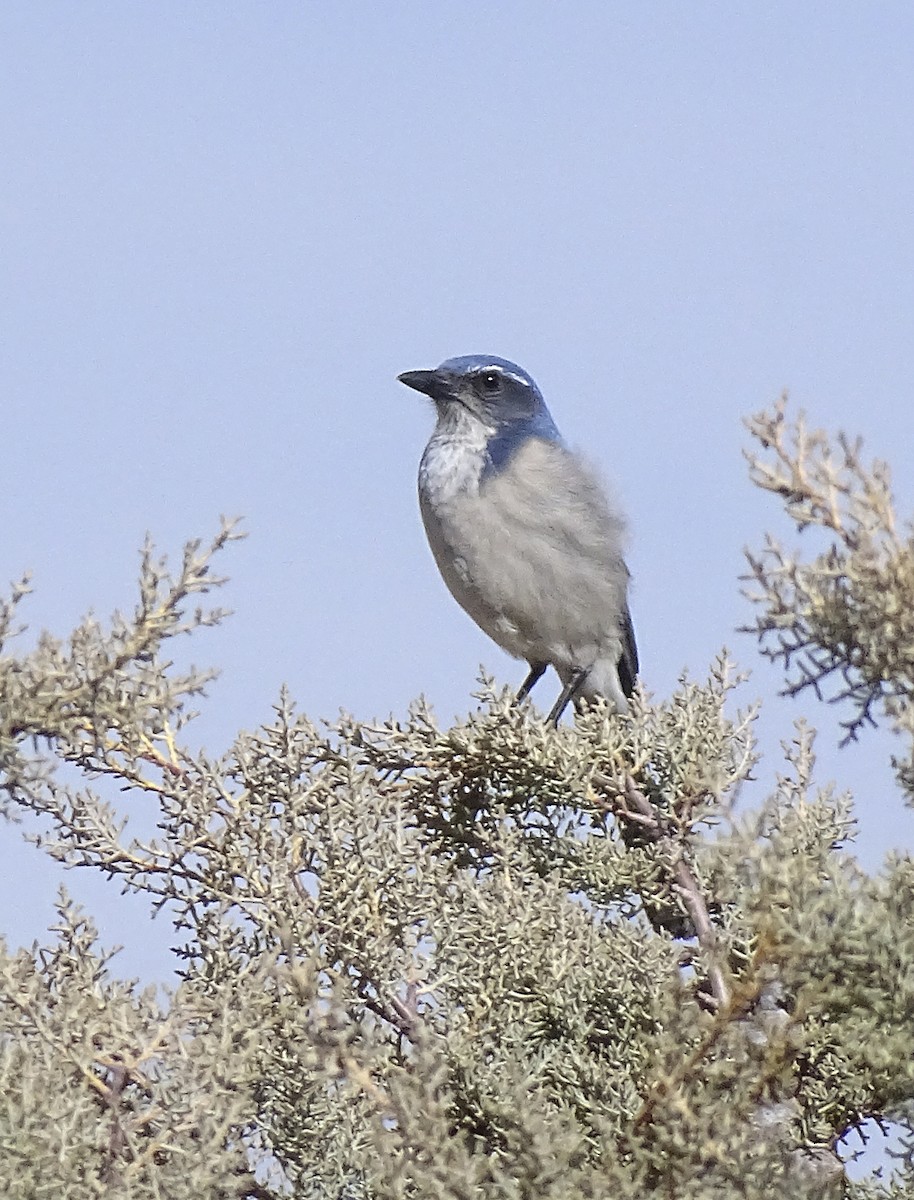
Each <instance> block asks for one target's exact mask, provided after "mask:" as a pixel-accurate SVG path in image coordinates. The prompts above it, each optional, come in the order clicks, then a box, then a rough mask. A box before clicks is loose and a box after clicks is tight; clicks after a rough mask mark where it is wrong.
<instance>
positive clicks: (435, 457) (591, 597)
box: [398, 354, 638, 724]
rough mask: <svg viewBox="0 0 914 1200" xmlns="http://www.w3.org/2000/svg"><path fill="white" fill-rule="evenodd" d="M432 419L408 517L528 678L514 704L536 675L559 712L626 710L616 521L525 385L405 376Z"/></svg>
mask: <svg viewBox="0 0 914 1200" xmlns="http://www.w3.org/2000/svg"><path fill="white" fill-rule="evenodd" d="M398 378H399V380H400V382H401V383H405V384H406V385H407V386H408V387H411V388H415V389H416V390H417V391H419V392H424V393H425V395H426V396H429V397H430V398H431V400H432V401H433V402H434V405H435V408H436V410H437V414H438V421H437V424H436V425H435V430H434V433H433V434H432V436H431V440H430V441H429V443H428V445H427V446H426V447H425V453H424V454H423V455H422V461H421V463H420V466H419V505H420V508H421V510H422V520H423V522H424V524H425V531H426V533H427V534H428V540H429V544H430V546H431V549H432V553H433V555H434V556H435V561H436V562H437V564H438V569H439V570H440V571H441V574H442V576H443V578H444V582H445V583H446V584H447V586H448V588H449V590H450V592H451V595H452V596H453V597H454V599H455V600H456V601H457V603H458V604H459V605H460V606H461V607H462V608H464V609H465V610H466V611H467V612H468V613H469V615H470V616H471V617H472V618H473V620H474V621H475V622H476V624H477V625H479V627H480V628H481V629H482V630H484V632H485V633H487V634H488V635H489V637H491V638H492V639H493V641H495V642H497V643H498V645H499V646H501V648H502V649H503V650H505V651H507V653H508V654H510V655H513V657H514V658H523V659H526V660H527V662H528V663H529V664H530V671H529V674H528V675H527V678H526V679H525V680H524V683H523V684H522V686H521V689H520V691H519V692H518V694H517V698H518V700H523V699H524V698H525V697H526V696H527V694H528V693H529V691H530V689H531V688H532V687H533V685H534V684H535V683H536V682H537V680H538V679H539V678H540V676H541V675H542V674H543V673H544V671H545V670H546V668H547V667H548V666H553V667H555V669H556V671H557V672H558V674H559V677H560V678H561V681H562V684H563V688H562V692H561V694H560V695H559V698H558V700H557V701H556V702H555V704H554V705H553V707H552V710H551V712H550V713H549V720H550V721H551V722H553V723H554V724H557V723H558V720H559V717H560V716H561V715H562V712H563V710H564V708H565V706H566V705H567V704H568V702H569V700H574V701H575V702H577V701H579V700H591V699H594V698H595V697H597V696H602V697H604V698H605V699H606V700H607V702H608V703H610V704H612V705H614V706H615V708H616V709H617V710H618V711H619V712H624V711H625V710H626V708H627V707H628V705H627V702H626V697H627V696H630V695H631V693H632V689H633V687H634V684H635V677H636V675H637V672H638V652H637V650H636V648H635V635H634V630H633V629H632V621H631V616H630V615H629V611H628V600H627V591H628V581H629V574H628V569H627V567H626V566H625V563H624V561H623V558H622V542H623V534H624V524H625V523H624V520H623V518H622V516H621V514H620V513H619V512H617V511H616V510H615V509H613V508H612V507H611V506H610V504H609V503H608V501H607V499H606V496H605V494H604V492H603V489H602V488H601V486H600V483H599V481H598V479H597V477H596V476H595V474H594V473H593V471H592V470H591V469H590V467H588V466H587V464H586V463H585V462H583V461H582V459H581V458H580V457H579V456H578V455H577V454H575V453H574V452H573V451H571V450H569V449H568V447H567V446H566V445H565V443H564V442H563V441H562V437H561V435H560V434H559V431H558V429H557V428H556V426H555V423H554V421H553V420H552V417H551V415H550V413H549V409H548V408H547V407H546V402H545V401H544V400H543V397H542V394H541V392H540V390H539V388H538V387H537V386H536V383H535V382H534V381H533V379H531V377H530V376H529V375H528V374H527V372H526V371H524V370H522V369H521V368H520V367H518V366H516V365H515V364H514V363H512V362H507V361H506V360H505V359H503V358H495V357H493V356H491V355H485V354H484V355H469V356H467V357H464V358H449V359H448V360H447V361H446V362H443V363H442V364H441V366H440V367H438V368H436V369H435V370H434V371H405V372H404V373H403V374H402V375H400V376H398Z"/></svg>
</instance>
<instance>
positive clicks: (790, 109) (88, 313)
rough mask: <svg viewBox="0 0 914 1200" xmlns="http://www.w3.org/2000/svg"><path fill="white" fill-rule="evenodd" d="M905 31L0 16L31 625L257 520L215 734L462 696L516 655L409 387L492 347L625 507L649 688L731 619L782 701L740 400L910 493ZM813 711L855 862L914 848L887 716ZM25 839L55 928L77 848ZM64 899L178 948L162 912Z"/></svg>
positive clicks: (196, 6) (126, 587)
mask: <svg viewBox="0 0 914 1200" xmlns="http://www.w3.org/2000/svg"><path fill="white" fill-rule="evenodd" d="M912 46H914V9H912V8H911V7H910V6H909V5H907V4H901V3H895V4H892V3H889V4H880V5H878V6H877V5H852V4H844V3H836V4H830V5H823V4H810V5H802V6H798V5H796V4H787V3H783V4H777V3H775V4H766V5H764V6H762V5H757V4H734V3H726V4H724V3H700V4H694V5H682V4H673V3H667V4H659V3H658V4H640V5H632V4H621V3H605V2H596V0H594V2H593V3H583V2H580V3H570V4H562V5H558V4H551V3H545V2H540V3H535V2H527V3H523V4H522V3H506V4H501V5H498V6H494V5H486V4H471V3H461V4H457V3H449V2H447V0H437V2H436V3H434V4H429V3H424V4H420V3H396V2H395V3H392V4H389V5H375V4H368V3H353V4H348V5H330V4H301V3H295V4H293V3H288V2H287V3H273V4H269V5H266V4H250V3H248V4H234V5H226V4H224V3H222V2H219V3H205V2H201V0H195V2H194V3H193V4H176V3H157V4H151V3H147V4H124V3H92V2H85V0H84V2H81V3H79V4H76V3H61V4H53V5H51V4H41V3H30V4H21V5H6V6H4V9H3V11H2V13H0V129H2V135H0V136H2V145H0V171H2V176H3V185H2V188H0V212H2V239H0V259H2V275H0V289H2V302H3V313H4V319H3V336H2V342H0V388H2V396H3V400H2V403H3V412H4V417H5V420H4V428H5V432H6V436H5V439H4V454H3V459H4V477H5V486H4V489H3V493H4V506H5V509H6V511H5V520H4V538H3V542H2V550H0V579H5V580H9V579H13V578H16V577H18V576H19V575H20V574H21V572H22V571H23V570H24V569H26V568H29V569H31V570H32V571H33V572H34V576H35V585H36V588H37V592H36V595H35V596H34V597H33V598H32V600H31V602H30V603H29V605H28V609H27V615H28V616H29V618H30V620H31V622H32V623H33V625H34V626H35V627H42V626H46V627H49V628H50V629H52V630H53V631H55V632H57V633H61V634H62V633H65V632H66V631H67V630H69V628H71V626H72V625H73V624H74V623H75V622H76V620H77V619H78V618H79V617H80V615H81V614H82V613H83V612H84V611H85V610H86V609H88V608H90V607H93V608H95V610H96V611H97V612H99V613H102V614H104V613H107V612H108V611H110V609H111V608H113V607H115V606H118V605H120V606H127V605H130V604H131V603H132V599H133V595H134V588H135V576H136V563H137V549H138V547H139V545H140V543H141V541H142V539H143V536H144V534H145V532H146V531H147V530H150V531H151V532H152V533H153V535H154V536H155V538H156V540H157V542H158V544H159V546H160V547H161V548H162V549H167V550H169V551H171V552H174V553H176V554H177V553H178V552H179V550H180V546H181V544H182V542H183V541H184V540H185V539H186V538H188V537H191V536H194V535H208V534H209V533H210V532H211V531H214V530H215V528H216V525H217V520H218V515H219V513H220V512H226V513H229V514H239V515H243V516H244V517H245V525H246V528H247V529H248V530H249V532H250V537H249V539H248V540H247V541H246V542H244V543H242V544H241V545H239V546H236V547H235V548H233V549H232V550H231V551H230V552H229V554H227V555H226V556H225V559H224V562H223V566H224V567H225V569H227V570H228V571H229V572H230V573H231V575H232V583H231V585H230V587H229V588H228V589H227V592H226V596H225V600H226V602H227V603H228V604H230V605H231V606H232V607H233V608H234V609H235V610H236V615H235V616H234V617H233V618H232V619H231V620H230V621H229V622H228V623H227V624H226V625H225V626H224V627H222V628H221V629H220V630H218V631H215V632H210V633H206V634H203V635H201V636H200V637H199V638H198V639H197V641H196V644H195V646H194V658H195V659H196V660H197V661H200V662H207V663H215V664H219V665H220V666H221V667H222V668H223V677H222V679H221V681H220V682H219V683H218V684H217V685H216V687H215V688H214V689H213V692H212V698H211V700H210V702H209V704H208V706H207V709H206V714H205V716H204V718H203V719H202V720H201V722H200V725H199V732H198V734H197V735H196V736H197V737H198V738H199V739H201V740H203V741H204V742H205V743H206V745H207V748H208V749H209V750H210V751H212V752H218V751H221V750H222V749H223V748H224V747H226V746H227V745H228V744H229V742H230V741H231V738H232V736H233V734H234V732H235V731H236V730H237V729H239V728H251V727H254V726H256V725H257V724H259V723H261V722H262V721H264V720H267V719H269V716H270V705H271V703H272V702H273V700H274V699H275V698H276V696H277V693H278V690H279V687H280V685H281V684H282V683H283V682H286V683H288V684H289V686H290V688H291V691H292V693H293V695H294V696H295V697H296V699H297V700H298V701H299V703H300V705H301V706H302V707H303V708H304V709H306V710H307V711H309V712H310V713H312V714H313V715H321V714H323V715H328V716H332V715H334V714H335V712H336V711H337V709H338V708H339V707H341V706H342V707H345V708H347V709H349V710H351V711H353V712H355V713H356V714H358V715H360V716H364V717H369V716H372V715H386V714H387V713H388V712H391V711H393V712H395V713H403V712H404V711H405V709H406V706H407V704H408V702H409V700H410V699H411V698H412V697H414V696H415V695H417V694H418V693H419V692H420V691H424V692H425V693H426V694H427V695H428V696H429V697H430V699H431V700H432V702H433V703H434V705H435V707H436V709H437V711H438V713H439V714H440V715H441V717H442V718H443V719H449V718H450V716H451V715H452V714H454V713H456V712H461V711H465V710H466V709H467V708H468V707H469V705H470V704H471V703H472V702H471V700H470V692H471V691H472V689H473V686H474V680H475V675H476V671H477V667H478V664H479V663H480V662H484V663H485V664H487V666H488V667H489V668H491V669H492V670H493V671H494V672H495V673H496V675H497V676H498V678H499V679H502V680H504V681H505V682H516V681H519V680H520V679H521V677H522V675H523V667H522V665H521V664H516V663H512V662H511V661H510V660H508V659H506V658H505V657H504V656H503V655H502V654H501V653H500V651H498V650H497V649H496V648H495V647H494V646H492V645H491V644H490V643H489V642H488V641H487V640H486V639H485V637H484V636H483V635H482V634H481V633H479V632H478V631H477V630H476V629H475V627H474V626H473V625H472V624H471V622H470V621H469V619H468V618H467V617H465V616H464V615H463V614H462V613H461V612H460V611H459V609H458V608H457V607H456V605H455V604H454V603H453V601H452V600H451V599H450V597H449V596H448V594H447V593H446V591H445V589H444V586H443V585H442V583H441V582H440V580H439V578H438V575H437V572H436V570H435V568H434V565H433V563H432V561H431V557H430V554H429V552H428V549H427V547H426V545H425V540H424V536H423V533H422V530H421V526H420V522H419V517H418V511H417V506H416V500H415V471H416V465H417V462H418V458H419V455H420V453H421V449H422V446H423V445H424V442H425V440H426V437H427V435H428V432H429V430H430V428H431V424H432V418H431V413H430V412H429V411H428V410H427V409H426V408H425V407H423V404H422V402H421V400H420V398H418V397H417V396H416V394H415V393H412V392H409V391H407V390H406V389H405V388H403V387H401V386H400V385H398V384H397V383H396V382H395V376H396V374H397V373H398V372H399V371H402V370H406V369H409V368H414V367H425V366H433V365H435V364H436V363H437V362H439V361H440V360H441V359H443V358H446V357H449V356H451V355H457V354H466V353H474V352H492V353H496V354H499V355H503V356H505V357H508V358H512V359H514V360H516V361H517V362H519V363H521V364H522V365H523V366H524V367H526V368H527V369H528V370H529V371H530V372H531V373H532V374H533V375H534V376H535V378H536V379H537V380H538V382H539V384H540V385H541V387H542V390H543V392H544V394H545V396H546V398H547V400H548V402H549V404H550V407H551V409H552V412H553V414H554V416H555V418H556V421H557V422H558V424H559V426H560V428H561V429H562V431H563V433H564V434H565V436H566V438H567V439H568V440H569V441H570V442H572V443H573V444H576V445H578V446H580V447H582V448H584V449H585V450H586V451H587V453H588V454H589V455H590V456H591V458H593V459H595V460H596V461H597V462H598V463H599V464H600V465H601V467H602V469H603V471H604V473H605V475H606V477H607V479H608V480H609V481H610V482H611V484H612V486H613V488H614V489H615V491H616V493H617V494H618V495H619V496H620V497H621V499H622V501H623V503H624V505H625V507H626V509H627V510H628V512H629V514H630V520H631V529H632V547H631V556H630V558H631V566H632V570H633V572H634V576H635V591H634V596H633V612H634V618H635V624H636V628H637V632H638V637H639V642H640V646H641V652H642V660H643V675H644V680H645V683H646V684H647V686H648V687H649V688H650V689H652V690H653V691H654V692H655V693H657V694H659V695H661V696H662V695H666V694H668V693H669V691H670V690H671V688H672V687H673V685H674V682H675V679H676V677H677V675H678V674H679V672H680V671H681V670H682V669H683V668H688V669H689V670H690V671H691V672H692V673H693V674H696V675H699V676H700V675H702V674H703V673H704V672H705V670H706V667H707V664H708V662H709V661H710V659H711V657H712V656H713V655H714V654H715V653H716V652H717V650H718V649H719V648H720V647H721V645H723V644H724V643H726V644H727V645H729V646H730V647H731V649H732V650H733V652H734V653H735V655H736V656H737V658H738V659H739V661H740V662H741V663H742V664H743V665H745V666H751V667H752V668H753V669H754V675H753V679H752V682H751V683H750V684H749V685H748V687H747V688H746V689H745V692H744V695H745V699H746V701H747V702H748V701H749V700H750V699H752V698H754V697H755V696H757V695H761V696H764V697H766V698H769V697H771V696H773V694H774V692H775V691H776V688H777V685H778V677H777V676H776V674H775V673H773V672H772V671H771V670H770V669H767V668H766V667H765V666H764V664H762V663H761V661H760V660H759V658H758V656H757V654H756V651H755V648H754V646H753V644H752V642H751V641H750V640H749V639H748V638H746V637H745V636H739V635H737V634H735V632H734V629H735V627H736V626H737V625H739V624H740V623H742V622H743V621H745V620H746V619H747V618H748V617H749V615H750V614H749V608H748V606H747V604H746V603H745V602H744V601H743V600H742V599H741V598H740V595H739V588H738V584H737V581H736V578H737V575H738V574H739V573H740V571H741V570H742V562H743V560H742V547H743V546H744V544H746V543H754V544H758V542H759V541H760V538H761V533H762V530H763V528H764V527H765V526H766V525H768V526H774V527H776V528H779V529H781V530H783V529H784V528H785V526H784V525H783V523H782V522H779V521H777V519H776V505H775V503H774V502H773V501H772V500H770V499H768V498H766V497H763V496H762V495H761V494H760V493H756V492H755V491H754V490H753V489H752V488H751V486H750V485H749V484H748V482H747V480H746V473H745V466H744V463H743V461H742V458H741V454H740V448H741V446H743V445H744V444H745V441H746V439H745V436H744V432H743V429H742V426H741V417H742V416H743V415H745V414H747V413H749V412H752V411H756V410H758V409H759V408H761V407H763V406H766V405H768V404H770V403H771V402H772V401H773V400H774V399H775V398H776V397H777V395H778V394H779V392H780V391H781V389H782V388H784V387H787V388H789V389H790V391H791V394H792V396H793V398H794V402H795V403H796V404H797V405H802V406H803V407H805V408H806V409H807V410H808V412H809V413H810V416H811V419H812V420H813V421H814V422H815V423H816V424H822V425H825V426H828V427H831V428H844V429H846V430H848V431H850V432H854V433H861V434H863V435H864V436H865V438H866V441H867V447H868V449H869V450H870V451H871V452H872V453H873V454H878V455H881V456H885V457H887V458H889V459H890V460H891V461H892V463H893V465H894V468H895V478H896V484H897V489H898V493H899V499H900V504H901V508H902V510H903V511H910V510H911V509H914V462H912V453H911V447H912V445H914V404H912V400H911V380H912V366H914V327H912V326H914V122H912V120H911V115H912V112H914V72H912V70H911V50H912ZM550 692H551V689H549V688H546V690H545V693H544V695H543V696H542V697H541V701H542V702H543V703H546V702H547V701H548V700H549V698H550V697H549V693H550ZM803 712H808V713H810V715H811V716H812V717H813V719H814V720H816V721H817V722H818V723H819V724H820V725H823V728H824V729H825V732H824V734H823V737H822V740H821V745H820V750H821V761H822V767H823V770H822V774H823V778H827V777H830V776H833V777H835V778H836V779H837V780H838V782H839V784H840V785H841V786H851V787H853V788H854V789H855V791H856V792H857V793H858V797H859V799H860V820H861V825H862V830H863V833H862V841H861V846H862V853H863V857H864V861H866V863H867V864H868V865H869V866H875V865H877V864H878V862H879V860H880V858H881V855H882V853H883V852H884V850H885V849H886V848H888V847H889V846H892V845H901V844H905V845H910V844H911V842H912V840H914V837H912V828H914V823H912V820H911V818H910V815H909V814H908V813H907V812H906V811H905V810H904V809H903V807H902V805H901V803H900V800H899V799H898V797H897V795H896V794H895V793H894V791H893V790H892V787H891V781H890V775H889V772H888V770H887V767H886V765H885V764H886V756H887V752H888V749H889V746H890V743H889V741H888V739H886V738H884V737H883V738H879V737H876V736H872V735H867V736H866V737H865V738H864V739H863V741H862V742H861V744H860V745H858V746H856V747H852V748H851V749H850V750H848V751H845V752H842V753H841V754H838V753H837V752H836V750H835V743H836V738H835V734H834V723H833V721H832V722H831V723H830V724H828V725H824V724H823V720H822V714H821V713H819V712H817V711H816V710H815V708H814V707H813V706H812V705H811V703H805V702H804V703H801V704H798V703H786V702H784V701H774V700H772V701H771V702H770V703H769V704H768V707H767V709H766V715H765V718H764V721H763V724H762V727H761V728H762V734H763V739H764V744H765V746H766V748H768V749H772V748H774V747H776V745H777V741H778V738H780V737H785V736H789V734H790V729H791V725H790V722H791V720H792V719H793V718H794V717H795V716H799V715H800V714H801V713H803ZM825 715H826V716H828V717H829V719H830V721H831V717H832V715H833V714H825ZM777 765H778V764H777V762H776V760H775V759H774V758H773V757H769V758H768V760H767V762H766V764H764V765H763V766H762V768H761V769H760V771H759V776H760V779H761V780H762V781H763V782H765V781H767V780H769V779H770V778H771V777H772V774H773V772H774V770H775V769H776V766H777ZM0 837H2V843H0V850H2V855H3V863H4V868H3V871H2V873H0V905H2V910H3V914H4V915H3V920H2V924H3V926H4V927H5V928H6V930H7V932H8V933H9V934H10V936H11V937H12V938H13V940H17V941H18V940H21V939H23V940H29V939H31V938H32V937H33V936H37V935H38V934H39V933H40V931H41V930H42V929H43V928H44V927H45V925H46V924H47V922H48V920H49V919H50V916H51V908H50V898H51V895H52V882H53V879H54V878H55V877H56V870H55V869H53V868H52V867H50V866H47V865H45V864H44V862H43V861H42V859H41V857H40V856H39V855H38V853H37V852H36V851H34V850H32V849H30V848H27V847H24V846H22V845H21V844H20V841H19V834H18V832H17V831H16V830H15V829H10V828H6V829H0ZM67 884H68V886H69V887H70V888H71V890H73V891H74V892H76V893H77V894H78V895H81V896H91V904H92V907H93V908H94V909H95V911H96V912H97V914H98V915H99V916H101V917H102V919H103V926H104V928H105V932H106V935H107V936H108V937H109V939H110V938H116V937H127V938H135V937H136V936H137V934H140V935H141V936H142V938H143V945H142V947H140V948H139V949H137V948H134V949H133V950H131V951H130V952H129V953H127V954H125V955H124V958H123V962H124V969H127V970H135V971H147V970H150V971H154V972H158V970H159V968H160V966H161V963H162V962H163V961H164V956H163V953H162V950H161V948H162V947H164V946H166V945H168V944H169V942H170V940H171V932H170V929H169V927H168V925H167V923H166V922H165V920H164V919H162V918H160V919H159V920H158V921H157V922H155V924H154V926H153V927H152V930H151V931H150V930H148V929H147V927H146V924H145V916H144V914H143V911H142V906H141V905H140V904H139V902H136V901H131V900H129V899H128V900H122V899H120V898H119V897H118V896H117V895H116V894H115V892H114V890H113V889H111V888H109V887H104V886H101V885H99V886H97V887H88V885H87V883H86V881H85V880H83V879H81V878H80V877H78V876H77V875H76V874H75V873H73V872H71V873H70V874H69V875H68V877H67Z"/></svg>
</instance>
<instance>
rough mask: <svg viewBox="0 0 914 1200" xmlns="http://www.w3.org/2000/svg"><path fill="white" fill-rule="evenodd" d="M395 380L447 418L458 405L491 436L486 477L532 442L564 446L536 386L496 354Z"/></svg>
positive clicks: (406, 374) (456, 361) (470, 357)
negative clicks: (432, 404) (431, 401)
mask: <svg viewBox="0 0 914 1200" xmlns="http://www.w3.org/2000/svg"><path fill="white" fill-rule="evenodd" d="M397 378H398V379H399V380H400V382H401V383H405V384H406V385H407V387H411V388H415V389H416V391H417V392H423V393H424V394H425V395H426V396H429V397H430V398H431V399H432V400H433V401H434V404H435V407H436V408H437V410H438V416H439V418H441V417H442V416H445V415H446V414H447V413H448V412H449V411H450V410H451V409H452V408H453V406H454V405H459V406H460V409H461V411H462V413H464V414H467V415H468V416H469V418H470V420H472V421H477V422H479V423H480V424H481V425H482V426H483V427H484V428H485V429H486V431H487V433H488V439H487V442H486V454H487V458H488V462H487V464H486V472H487V473H489V472H498V471H500V470H501V469H502V467H504V466H505V465H506V464H507V462H508V461H509V459H510V458H511V456H512V454H513V453H514V452H515V450H517V449H518V448H519V447H520V446H522V445H523V444H524V442H526V441H527V439H528V438H541V439H542V440H543V441H547V442H561V440H562V439H561V435H560V433H559V431H558V429H557V428H556V426H555V422H554V421H553V419H552V416H551V415H550V413H549V409H548V408H547V407H546V401H545V400H544V399H543V395H542V392H541V391H540V390H539V388H538V387H537V386H536V383H535V382H534V380H533V379H532V378H531V377H530V376H529V375H528V374H527V372H526V371H524V370H523V369H522V368H521V367H519V366H517V364H516V363H513V362H508V361H507V359H504V358H496V357H495V356H494V355H492V354H467V355H464V356H463V357H462V358H449V359H447V360H446V361H445V362H443V363H442V364H441V366H440V367H437V368H436V369H435V370H434V371H404V373H403V374H402V375H398V376H397Z"/></svg>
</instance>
